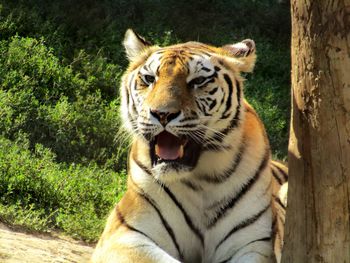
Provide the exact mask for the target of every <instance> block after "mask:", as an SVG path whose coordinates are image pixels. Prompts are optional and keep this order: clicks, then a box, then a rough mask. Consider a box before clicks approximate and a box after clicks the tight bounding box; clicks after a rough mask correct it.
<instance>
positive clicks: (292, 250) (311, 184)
mask: <svg viewBox="0 0 350 263" xmlns="http://www.w3.org/2000/svg"><path fill="white" fill-rule="evenodd" d="M291 13H292V118H291V130H290V140H289V155H288V160H289V173H290V179H289V193H288V208H287V216H286V229H285V239H284V240H285V247H284V251H283V256H282V262H283V263H313V262H327V263H350V224H349V217H350V34H349V33H350V0H303V1H301V0H292V1H291Z"/></svg>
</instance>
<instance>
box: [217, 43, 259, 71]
mask: <svg viewBox="0 0 350 263" xmlns="http://www.w3.org/2000/svg"><path fill="white" fill-rule="evenodd" d="M222 48H223V49H224V50H225V51H226V52H228V54H229V55H230V56H231V57H233V58H235V61H236V65H237V66H238V68H239V69H240V71H243V72H251V71H253V68H254V65H255V60H256V54H255V42H254V40H251V39H245V40H243V41H242V42H239V43H236V44H233V45H226V46H223V47H222Z"/></svg>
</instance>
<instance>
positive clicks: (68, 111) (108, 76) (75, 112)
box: [0, 37, 125, 168]
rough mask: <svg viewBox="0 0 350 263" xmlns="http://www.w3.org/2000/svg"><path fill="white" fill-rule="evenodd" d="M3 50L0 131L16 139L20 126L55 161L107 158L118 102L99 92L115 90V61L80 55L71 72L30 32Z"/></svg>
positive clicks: (112, 143) (110, 152) (112, 148)
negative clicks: (77, 68) (48, 150)
mask: <svg viewBox="0 0 350 263" xmlns="http://www.w3.org/2000/svg"><path fill="white" fill-rule="evenodd" d="M2 53H3V55H4V56H3V57H2V61H1V64H2V65H3V67H1V69H0V84H1V89H0V98H1V100H0V117H1V119H4V120H5V121H4V122H1V123H0V133H2V134H4V135H5V136H6V137H7V138H10V139H15V138H16V137H17V134H18V133H19V132H24V133H26V134H28V138H29V141H30V148H31V149H33V148H34V146H35V144H36V143H41V144H43V145H45V146H46V147H50V148H51V149H52V151H53V152H54V153H55V154H56V155H57V160H58V161H60V162H77V163H88V162H90V161H92V160H93V161H95V162H97V163H100V164H104V163H105V162H106V161H107V160H108V159H109V158H111V156H112V155H113V153H115V152H116V148H117V145H116V143H115V140H114V138H115V136H116V134H117V132H118V129H119V126H120V122H119V118H118V102H117V100H109V101H107V100H106V99H104V98H102V95H101V94H103V92H104V91H105V92H106V93H112V90H116V84H117V80H118V76H119V74H120V72H121V71H120V69H118V66H117V65H112V64H108V63H104V62H103V61H104V60H103V59H102V58H95V59H94V60H93V61H89V58H87V57H86V56H85V57H84V58H83V60H84V61H85V63H83V64H82V65H83V66H81V67H82V69H81V71H80V72H79V73H75V71H73V69H72V68H71V67H70V66H64V65H62V64H61V62H60V61H59V60H58V59H57V58H56V57H55V56H54V55H53V53H52V50H51V49H49V48H47V47H46V46H45V43H44V41H43V40H39V41H38V40H36V39H32V38H19V37H14V38H12V40H11V41H10V42H9V45H8V49H7V50H6V52H4V51H3V52H2ZM80 54H82V53H80ZM81 56H82V55H81ZM79 58H80V57H78V59H79ZM90 62H91V63H90ZM117 69H118V70H117ZM81 72H83V73H84V74H83V73H81ZM106 90H107V91H106ZM105 97H109V98H110V97H111V96H110V95H105ZM123 160H125V158H122V160H121V161H123ZM116 165H117V166H118V164H117V163H116ZM118 167H119V168H121V166H118Z"/></svg>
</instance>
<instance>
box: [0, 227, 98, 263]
mask: <svg viewBox="0 0 350 263" xmlns="http://www.w3.org/2000/svg"><path fill="white" fill-rule="evenodd" d="M92 251H93V248H92V247H90V246H87V245H85V244H82V243H80V242H78V241H75V240H72V239H69V238H64V237H62V236H60V237H56V236H54V235H46V234H28V233H25V232H23V231H18V230H13V229H10V228H8V227H7V226H5V225H4V224H2V223H1V222H0V262H1V263H15V262H16V263H17V262H21V263H39V262H40V263H48V262H59V263H62V262H77V263H78V262H79V263H83V262H88V261H89V258H90V256H91V254H92Z"/></svg>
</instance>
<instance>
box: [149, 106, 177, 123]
mask: <svg viewBox="0 0 350 263" xmlns="http://www.w3.org/2000/svg"><path fill="white" fill-rule="evenodd" d="M180 113H181V111H178V112H163V111H158V110H152V109H151V115H152V116H153V117H154V118H156V119H157V120H158V121H159V122H160V123H161V124H162V125H163V126H166V125H167V124H168V123H169V122H170V121H172V120H173V119H175V118H176V117H177V116H179V115H180Z"/></svg>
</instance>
